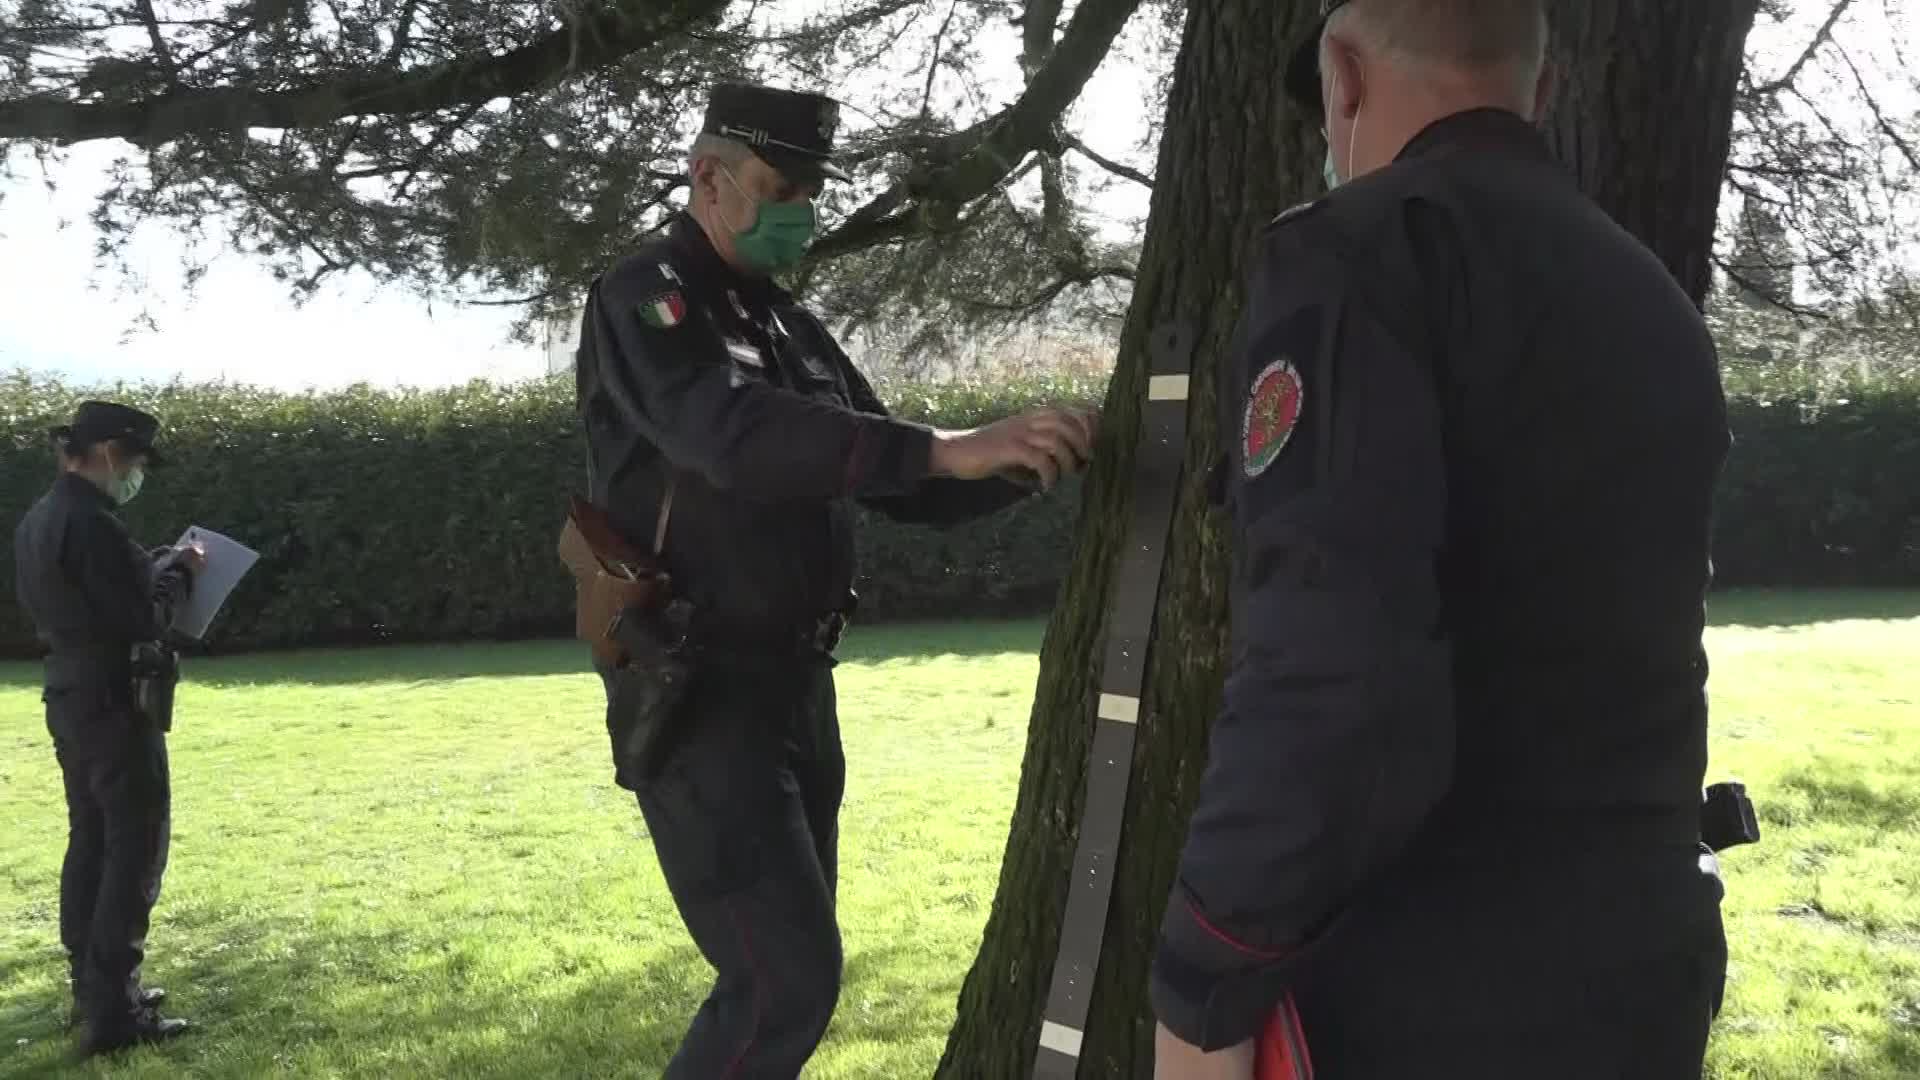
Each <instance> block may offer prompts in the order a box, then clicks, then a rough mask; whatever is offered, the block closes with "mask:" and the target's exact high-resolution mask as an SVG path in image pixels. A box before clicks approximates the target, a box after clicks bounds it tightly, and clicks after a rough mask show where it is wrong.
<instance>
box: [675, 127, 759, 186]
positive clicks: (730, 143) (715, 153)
mask: <svg viewBox="0 0 1920 1080" xmlns="http://www.w3.org/2000/svg"><path fill="white" fill-rule="evenodd" d="M752 156H753V149H752V148H751V147H749V146H748V145H747V144H746V143H743V142H741V141H739V140H738V139H729V138H727V137H726V136H724V135H711V134H706V135H700V136H697V137H696V138H695V139H694V140H693V148H692V149H691V150H688V151H687V175H689V176H691V175H693V166H694V163H695V162H697V161H699V160H700V159H702V158H713V159H714V160H716V161H718V162H720V164H722V165H725V166H727V167H728V168H733V167H734V166H737V165H741V164H743V163H745V162H746V160H747V159H748V158H750V157H752Z"/></svg>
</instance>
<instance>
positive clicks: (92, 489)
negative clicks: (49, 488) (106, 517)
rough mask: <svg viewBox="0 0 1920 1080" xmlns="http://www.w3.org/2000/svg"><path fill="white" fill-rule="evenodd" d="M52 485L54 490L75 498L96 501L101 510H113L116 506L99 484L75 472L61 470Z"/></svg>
mask: <svg viewBox="0 0 1920 1080" xmlns="http://www.w3.org/2000/svg"><path fill="white" fill-rule="evenodd" d="M53 487H54V490H56V491H59V492H62V493H63V494H66V495H69V496H72V497H73V498H76V499H82V500H85V499H91V500H93V501H94V502H96V503H98V504H99V505H100V507H101V509H103V510H114V509H117V508H118V506H117V504H115V503H114V501H113V498H112V497H111V496H109V495H108V494H107V493H106V492H104V491H102V490H100V485H98V484H96V483H94V482H93V481H91V480H89V479H87V478H86V477H84V476H81V475H80V474H79V473H76V472H62V473H61V474H60V475H59V477H58V478H56V479H55V480H54V482H53Z"/></svg>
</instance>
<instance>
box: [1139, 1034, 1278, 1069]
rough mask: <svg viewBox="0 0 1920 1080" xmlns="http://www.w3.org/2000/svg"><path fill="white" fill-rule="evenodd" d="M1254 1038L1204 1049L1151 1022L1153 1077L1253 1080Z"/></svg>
mask: <svg viewBox="0 0 1920 1080" xmlns="http://www.w3.org/2000/svg"><path fill="white" fill-rule="evenodd" d="M1253 1051H1254V1046H1253V1040H1252V1039H1248V1040H1247V1041H1246V1042H1243V1043H1241V1044H1240V1045H1238V1046H1230V1047H1228V1048H1226V1049H1225V1050H1216V1051H1214V1052H1213V1053H1211V1054H1210V1053H1207V1052H1206V1051H1205V1050H1202V1049H1200V1048H1199V1047H1197V1046H1194V1045H1192V1044H1191V1043H1185V1042H1181V1041H1180V1037H1179V1036H1178V1035H1175V1034H1174V1033H1173V1032H1171V1031H1168V1030H1167V1029H1166V1028H1165V1027H1162V1026H1160V1025H1158V1024H1156V1025H1154V1034H1153V1080H1253Z"/></svg>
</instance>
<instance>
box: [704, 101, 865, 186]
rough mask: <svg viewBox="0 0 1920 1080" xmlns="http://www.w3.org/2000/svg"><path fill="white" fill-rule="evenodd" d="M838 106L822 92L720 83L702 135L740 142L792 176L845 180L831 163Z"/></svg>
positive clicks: (837, 119)
mask: <svg viewBox="0 0 1920 1080" xmlns="http://www.w3.org/2000/svg"><path fill="white" fill-rule="evenodd" d="M839 128H840V104H839V102H836V101H834V100H833V99H832V98H830V97H826V96H824V95H821V94H807V93H802V92H800V91H797V90H779V89H775V88H774V87H771V86H755V85H752V84H749V83H721V84H720V85H718V86H716V87H714V88H713V92H712V93H711V94H710V95H709V96H708V98H707V117H706V121H705V122H704V123H703V124H702V125H701V127H700V130H701V132H702V133H703V134H707V135H718V136H720V137H722V138H727V139H732V140H734V141H735V142H742V143H745V144H747V145H748V146H750V147H752V148H753V152H754V153H755V154H758V155H759V156H760V158H761V159H762V160H764V161H765V162H766V163H767V164H769V165H771V166H773V167H774V168H776V169H779V170H780V172H781V173H782V174H783V175H785V176H786V177H788V178H789V179H792V180H799V181H811V180H818V179H821V178H822V177H825V178H829V179H833V180H845V179H847V174H846V172H845V171H843V170H842V169H841V168H840V167H839V166H838V165H835V164H834V163H833V136H834V133H835V132H836V131H838V130H839Z"/></svg>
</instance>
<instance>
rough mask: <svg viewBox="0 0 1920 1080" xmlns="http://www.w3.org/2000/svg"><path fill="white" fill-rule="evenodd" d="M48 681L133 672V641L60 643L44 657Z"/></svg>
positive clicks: (123, 674) (52, 682)
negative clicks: (128, 643) (129, 642)
mask: <svg viewBox="0 0 1920 1080" xmlns="http://www.w3.org/2000/svg"><path fill="white" fill-rule="evenodd" d="M44 666H45V669H46V681H47V683H48V685H52V684H54V683H56V682H60V683H65V682H71V681H75V680H84V679H96V678H100V677H102V676H105V677H109V678H120V677H125V676H130V675H131V674H132V673H133V647H132V646H131V645H118V644H116V645H70V646H57V647H55V648H54V650H53V651H52V652H49V653H48V654H47V656H46V659H45V661H44Z"/></svg>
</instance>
